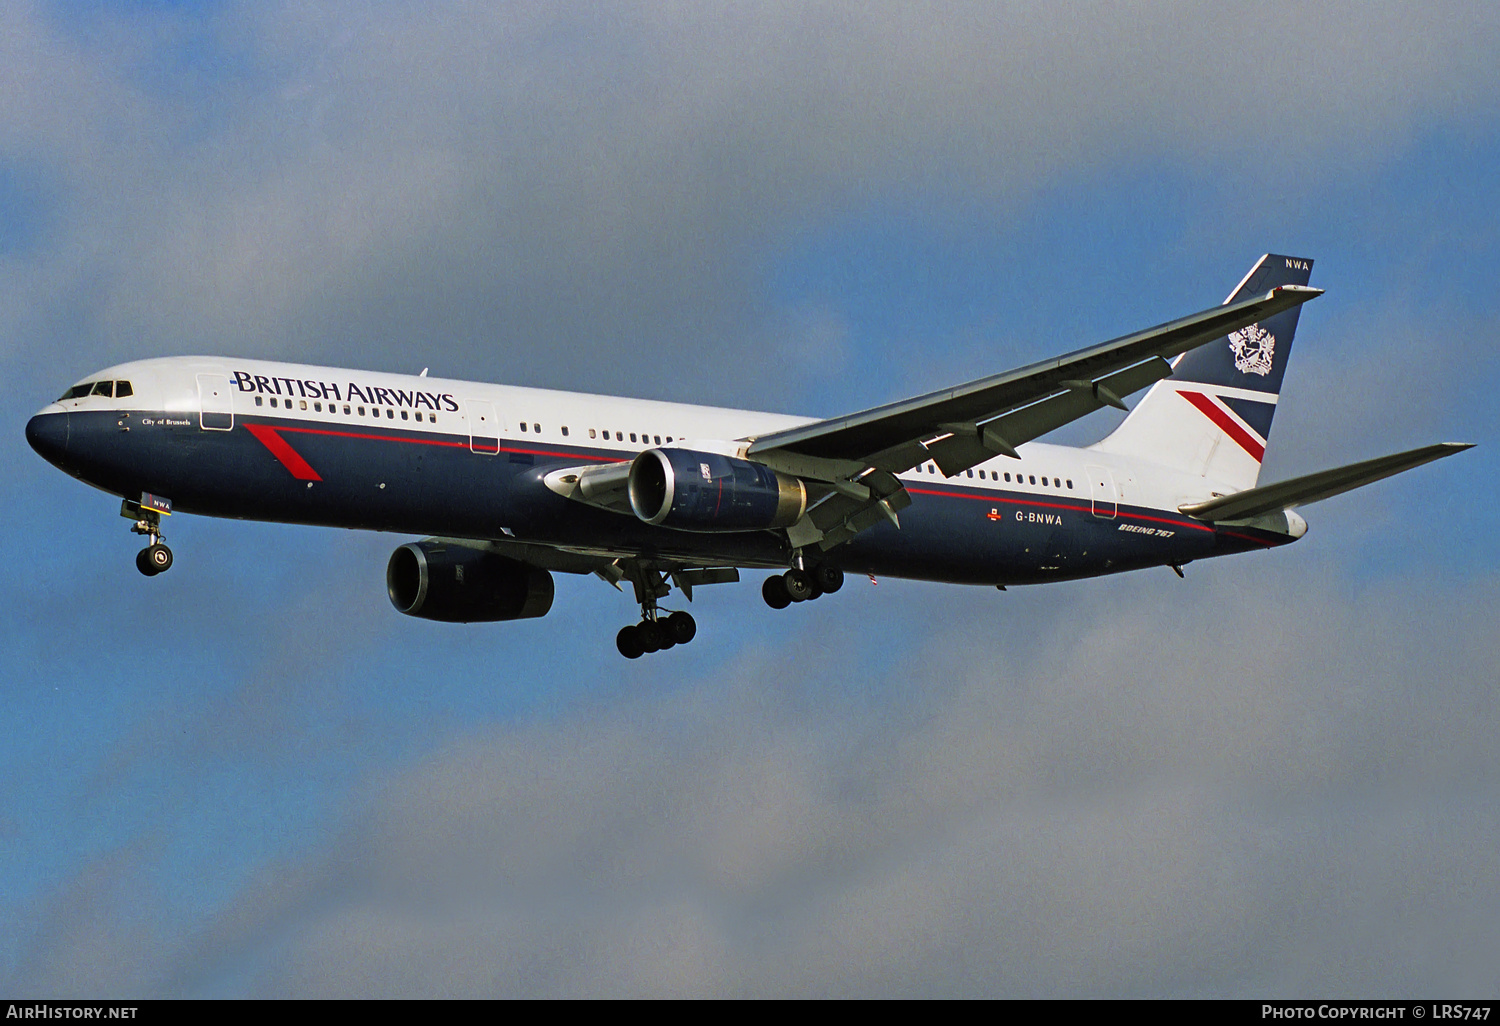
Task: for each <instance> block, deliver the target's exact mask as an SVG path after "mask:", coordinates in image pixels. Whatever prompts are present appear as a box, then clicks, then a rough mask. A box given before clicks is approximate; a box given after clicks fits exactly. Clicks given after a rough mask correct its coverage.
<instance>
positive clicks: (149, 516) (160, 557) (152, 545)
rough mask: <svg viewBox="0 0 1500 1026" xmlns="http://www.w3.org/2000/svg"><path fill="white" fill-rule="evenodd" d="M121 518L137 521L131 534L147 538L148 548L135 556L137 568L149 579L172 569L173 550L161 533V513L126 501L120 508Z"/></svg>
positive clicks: (132, 527) (137, 503) (132, 526)
mask: <svg viewBox="0 0 1500 1026" xmlns="http://www.w3.org/2000/svg"><path fill="white" fill-rule="evenodd" d="M120 516H122V517H128V518H130V519H132V520H134V521H135V523H134V524H133V525H131V528H130V533H131V534H142V535H145V536H146V541H147V544H146V547H145V548H144V549H142V550H141V551H139V552H137V553H136V554H135V568H136V569H137V570H139V571H140V572H141V573H143V574H145V575H146V576H147V577H155V576H156V575H157V574H164V573H166V572H167V571H168V570H170V569H172V550H171V549H169V548H167V545H166V542H165V541H164V539H163V535H162V533H161V513H160V512H159V511H157V510H154V509H152V508H150V507H149V506H142V505H141V504H140V503H139V502H132V501H130V500H129V499H126V500H125V502H124V503H123V504H122V505H121V506H120Z"/></svg>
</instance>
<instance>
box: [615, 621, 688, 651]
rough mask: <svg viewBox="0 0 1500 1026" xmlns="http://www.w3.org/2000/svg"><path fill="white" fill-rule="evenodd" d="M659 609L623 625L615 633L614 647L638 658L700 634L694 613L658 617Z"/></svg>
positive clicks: (682, 643)
mask: <svg viewBox="0 0 1500 1026" xmlns="http://www.w3.org/2000/svg"><path fill="white" fill-rule="evenodd" d="M656 614H657V610H652V611H651V613H650V614H649V615H647V614H645V613H643V614H642V619H641V622H640V623H637V624H631V625H630V626H628V627H621V628H620V633H619V634H616V635H615V647H616V648H618V649H619V650H620V654H621V655H622V656H624V657H625V658H626V659H639V658H640V657H641V655H642V654H643V653H646V652H663V651H665V650H667V649H669V648H672V647H673V646H674V645H686V644H687V643H688V642H689V641H692V640H693V638H695V637H697V635H698V623H697V621H696V620H694V619H693V615H692V614H691V613H687V612H682V611H678V612H676V613H671V614H669V615H667V616H657V615H656Z"/></svg>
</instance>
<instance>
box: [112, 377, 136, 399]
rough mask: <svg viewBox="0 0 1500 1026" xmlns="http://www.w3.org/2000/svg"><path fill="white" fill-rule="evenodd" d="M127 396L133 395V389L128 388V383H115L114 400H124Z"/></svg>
mask: <svg viewBox="0 0 1500 1026" xmlns="http://www.w3.org/2000/svg"><path fill="white" fill-rule="evenodd" d="M127 395H135V389H133V388H131V387H130V382H128V381H116V382H115V398H116V399H124V398H125V397H126V396H127Z"/></svg>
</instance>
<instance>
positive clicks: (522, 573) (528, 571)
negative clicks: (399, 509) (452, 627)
mask: <svg viewBox="0 0 1500 1026" xmlns="http://www.w3.org/2000/svg"><path fill="white" fill-rule="evenodd" d="M385 587H386V591H387V592H388V593H389V594H390V596H391V605H393V606H395V607H396V608H397V609H398V610H399V611H401V612H403V613H405V614H406V615H407V616H418V617H421V618H422V619H424V620H441V621H443V622H444V623H481V622H492V621H495V620H526V619H530V618H532V617H537V616H545V615H546V614H547V610H549V609H551V608H552V595H553V585H552V575H551V574H550V573H548V572H547V571H545V570H540V569H538V568H536V567H534V566H528V565H527V564H525V563H519V562H517V561H516V560H514V559H507V558H505V557H504V556H497V555H495V554H494V553H493V552H485V551H483V550H481V549H471V548H467V547H465V546H461V545H445V544H443V543H441V542H430V541H428V542H411V543H410V544H407V545H403V546H401V547H400V548H399V549H397V550H396V551H395V552H393V553H391V561H390V562H389V563H388V564H386V568H385Z"/></svg>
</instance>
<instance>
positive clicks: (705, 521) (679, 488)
mask: <svg viewBox="0 0 1500 1026" xmlns="http://www.w3.org/2000/svg"><path fill="white" fill-rule="evenodd" d="M630 508H631V509H632V510H634V511H635V515H636V516H638V517H640V518H641V519H642V520H644V521H645V522H646V523H648V524H659V525H661V526H663V527H675V528H677V529H678V530H682V531H762V530H767V529H770V528H777V527H790V526H791V525H792V524H795V523H796V522H797V521H798V520H799V519H801V517H802V514H803V513H804V512H806V511H807V486H806V485H805V484H803V483H802V481H800V480H799V479H797V478H795V477H788V476H787V475H785V474H779V473H777V472H776V471H774V470H772V469H771V468H770V467H766V466H762V465H761V464H759V463H751V462H750V461H749V460H740V459H735V458H734V457H732V456H720V455H719V454H718V453H711V452H694V451H693V450H691V449H647V450H646V451H645V452H643V453H641V454H640V455H639V456H637V457H636V458H635V461H634V462H633V463H631V465H630Z"/></svg>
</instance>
